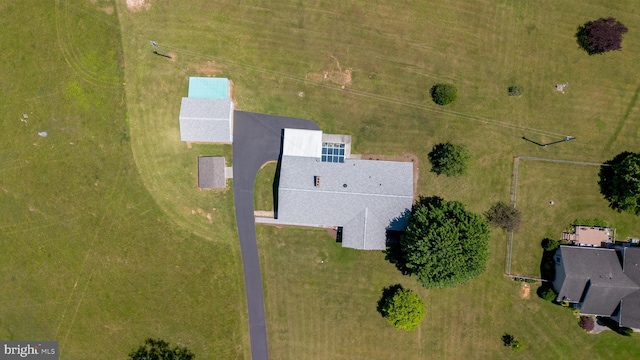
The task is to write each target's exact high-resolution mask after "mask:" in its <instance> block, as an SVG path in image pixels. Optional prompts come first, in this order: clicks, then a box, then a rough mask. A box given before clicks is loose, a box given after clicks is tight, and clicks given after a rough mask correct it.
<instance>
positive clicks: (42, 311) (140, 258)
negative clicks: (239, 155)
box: [0, 0, 249, 360]
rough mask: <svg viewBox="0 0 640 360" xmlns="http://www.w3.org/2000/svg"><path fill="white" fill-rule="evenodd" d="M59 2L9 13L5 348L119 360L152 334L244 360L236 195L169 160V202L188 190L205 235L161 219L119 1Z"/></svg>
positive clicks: (186, 163)
mask: <svg viewBox="0 0 640 360" xmlns="http://www.w3.org/2000/svg"><path fill="white" fill-rule="evenodd" d="M56 3H58V4H55V3H54V2H53V1H36V0H28V1H22V2H4V3H2V4H1V5H0V14H1V15H2V16H0V26H1V27H2V29H3V36H1V37H0V45H1V47H2V49H3V52H4V53H3V56H2V57H1V58H0V69H2V76H1V77H0V91H1V93H2V99H3V100H2V104H1V105H0V114H1V117H0V123H1V124H2V129H3V131H2V135H0V136H1V138H2V141H1V142H0V164H2V166H1V170H0V190H1V191H0V245H1V247H2V251H0V282H1V283H2V284H3V286H2V290H1V291H0V304H1V305H2V306H0V339H2V340H57V341H59V344H60V359H83V360H84V359H124V358H126V355H127V353H128V352H129V351H131V350H132V349H133V348H134V347H136V346H139V345H141V344H142V342H143V341H144V339H145V338H147V337H160V338H163V339H165V340H166V341H169V342H170V343H172V344H181V345H184V346H187V347H188V348H190V349H191V350H193V351H194V352H195V353H196V354H198V355H199V358H207V357H210V356H211V354H216V356H218V357H219V358H248V356H249V350H248V344H249V341H248V331H247V330H248V329H247V325H246V321H247V319H246V318H247V316H246V305H245V295H244V287H243V283H242V272H241V271H242V268H241V260H240V253H239V248H238V246H237V240H236V239H235V236H236V235H235V230H234V229H235V224H234V216H233V199H232V196H231V195H230V192H226V193H198V192H197V191H196V190H195V189H194V188H195V186H194V183H195V176H194V175H193V173H194V172H195V164H196V159H195V157H193V158H192V157H189V158H187V157H186V156H184V157H182V158H179V157H176V158H173V159H172V158H164V159H163V161H164V163H165V164H166V166H167V168H169V167H173V168H174V172H173V173H172V176H173V177H174V178H173V180H172V182H171V183H169V184H165V185H164V186H165V187H166V189H165V191H166V193H165V194H166V195H167V196H173V195H172V193H175V191H170V189H171V188H173V187H175V188H179V189H190V190H191V192H193V193H194V195H193V198H199V200H200V201H199V202H196V201H185V202H184V203H183V209H184V211H185V212H188V213H189V215H190V216H191V217H192V219H193V220H192V221H193V222H197V221H199V222H200V223H202V224H203V225H201V226H200V228H195V227H194V229H190V228H180V226H179V225H180V224H179V223H177V222H176V221H173V219H174V218H175V216H171V215H167V213H166V212H164V211H163V209H162V206H159V201H158V200H157V199H154V197H153V196H151V195H150V192H149V191H148V190H147V188H145V185H146V184H145V183H144V182H143V180H142V179H141V177H140V175H139V169H138V168H137V167H136V163H135V162H134V158H133V154H132V151H131V143H130V139H131V141H136V140H135V137H136V136H138V137H139V134H134V133H133V132H132V133H131V134H130V132H129V126H128V124H127V120H130V121H134V119H133V118H132V117H131V116H129V117H127V101H128V98H127V96H126V94H125V87H123V82H124V78H123V65H124V64H125V63H126V60H125V59H124V58H123V53H122V47H121V32H120V26H119V23H118V17H117V13H115V12H112V13H111V14H109V13H108V12H109V11H108V9H107V10H104V9H105V8H108V7H109V6H111V7H112V8H111V9H112V10H114V9H113V5H115V4H113V3H111V2H108V1H100V2H98V3H95V2H89V1H62V2H56ZM93 3H95V4H93ZM25 113H26V114H27V116H28V118H27V119H23V114H25ZM21 119H22V120H25V121H26V122H25V121H21ZM43 131H46V132H47V137H40V136H38V132H43ZM156 155H157V156H162V154H156ZM189 172H192V173H189ZM147 184H148V183H147ZM160 205H162V204H160ZM214 207H215V208H216V209H218V210H213V209H212V208H214ZM190 209H194V210H197V209H201V212H198V211H196V212H195V215H191V211H190ZM207 213H212V214H215V216H213V217H212V220H211V222H209V221H208V220H207V218H206V214H207ZM199 229H208V230H209V231H208V234H207V236H206V237H200V236H197V235H194V232H198V230H199Z"/></svg>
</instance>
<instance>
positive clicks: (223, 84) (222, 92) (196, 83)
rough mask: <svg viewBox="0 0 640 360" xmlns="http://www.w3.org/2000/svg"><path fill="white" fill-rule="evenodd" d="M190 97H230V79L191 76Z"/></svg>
mask: <svg viewBox="0 0 640 360" xmlns="http://www.w3.org/2000/svg"><path fill="white" fill-rule="evenodd" d="M189 97H190V98H196V99H227V98H228V97H229V79H226V78H209V77H190V78H189Z"/></svg>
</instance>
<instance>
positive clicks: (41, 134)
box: [38, 131, 47, 137]
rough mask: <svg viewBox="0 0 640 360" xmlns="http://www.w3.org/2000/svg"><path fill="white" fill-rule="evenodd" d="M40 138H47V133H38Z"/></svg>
mask: <svg viewBox="0 0 640 360" xmlns="http://www.w3.org/2000/svg"><path fill="white" fill-rule="evenodd" d="M38 136H40V137H47V132H46V131H40V132H39V133H38Z"/></svg>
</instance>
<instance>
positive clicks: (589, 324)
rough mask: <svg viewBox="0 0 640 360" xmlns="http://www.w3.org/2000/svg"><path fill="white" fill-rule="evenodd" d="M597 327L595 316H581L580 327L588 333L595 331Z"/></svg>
mask: <svg viewBox="0 0 640 360" xmlns="http://www.w3.org/2000/svg"><path fill="white" fill-rule="evenodd" d="M595 326H596V319H594V318H593V316H580V327H581V328H583V329H585V330H586V331H593V328H594V327H595Z"/></svg>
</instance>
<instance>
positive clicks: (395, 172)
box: [277, 156, 413, 250]
mask: <svg viewBox="0 0 640 360" xmlns="http://www.w3.org/2000/svg"><path fill="white" fill-rule="evenodd" d="M316 177H319V178H320V180H319V186H317V187H316V186H315V185H316V182H315V179H316ZM412 203H413V164H412V163H406V162H393V161H374V160H356V159H345V162H344V163H327V162H321V161H320V159H316V158H310V157H296V156H283V157H282V160H281V165H280V178H279V185H278V208H277V219H278V222H282V223H285V224H292V225H306V226H325V227H327V226H341V227H342V228H343V235H342V236H343V237H342V245H343V246H344V247H350V248H356V249H370V250H384V249H385V248H386V230H387V229H389V230H404V228H405V227H406V219H405V218H401V219H400V220H399V221H394V219H396V218H399V217H402V216H403V215H406V213H407V212H408V211H409V210H410V209H411V205H412Z"/></svg>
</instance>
